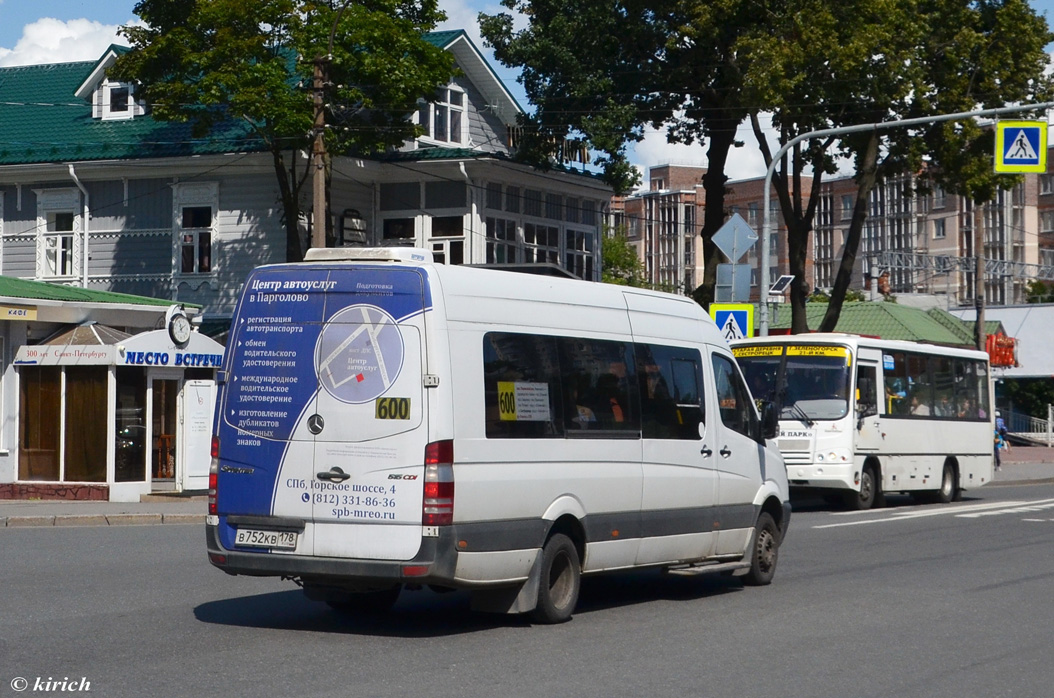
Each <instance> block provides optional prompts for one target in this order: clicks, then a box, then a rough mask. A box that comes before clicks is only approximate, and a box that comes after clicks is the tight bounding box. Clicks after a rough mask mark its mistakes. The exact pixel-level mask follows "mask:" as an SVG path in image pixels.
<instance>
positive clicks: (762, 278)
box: [758, 102, 1054, 348]
mask: <svg viewBox="0 0 1054 698" xmlns="http://www.w3.org/2000/svg"><path fill="white" fill-rule="evenodd" d="M1052 107H1054V102H1041V103H1039V104H1030V105H1027V106H1017V107H999V108H997V109H978V110H975V111H964V112H957V113H955V114H942V115H940V116H923V117H918V118H915V119H903V120H901V121H880V122H877V123H871V124H857V125H855V126H840V127H838V128H826V129H820V130H818V131H809V132H808V133H803V134H801V135H800V136H795V137H794V138H792V139H791V140H789V141H787V143H786V144H785V145H784V146H783V147H782V148H780V149H779V150H778V151H777V152H776V154H775V155H774V156H773V158H772V161H771V162H769V165H768V168H767V169H766V170H765V184H764V193H763V194H762V197H763V199H762V200H763V202H764V203H763V205H764V207H765V209H764V210H763V211H762V215H763V216H764V225H763V227H762V230H763V231H764V233H763V235H762V237H761V259H760V261H759V263H758V277H759V278H758V287H759V288H761V287H762V286H763V285H765V284H767V283H768V278H769V254H771V252H770V250H769V236H770V235H771V234H772V215H771V213H770V211H769V205H770V204H769V202H770V201H771V191H770V190H771V188H772V175H773V173H774V172H775V171H776V165H777V164H778V163H779V162H780V161H781V160H782V159H783V156H784V155H786V154H787V151H789V150H790V149H791V148H793V147H794V146H796V145H797V144H798V143H801V142H802V141H804V140H807V139H810V138H826V137H827V136H842V135H845V134H847V133H861V132H863V131H872V130H874V131H877V130H879V129H886V128H893V127H896V126H921V125H922V124H931V123H937V122H940V121H958V120H960V119H969V118H973V117H977V116H999V115H1000V114H1015V113H1018V112H1023V111H1036V110H1038V109H1050V108H1052ZM982 271H983V270H982V269H980V268H978V276H980V275H981V272H982ZM974 288H975V290H976V288H977V284H976V283H975V284H974ZM981 303H982V306H981V307H980V308H979V309H978V313H979V314H981V313H983V312H984V307H983V303H984V299H983V298H982V299H981ZM758 325H759V326H758V334H760V335H761V336H767V335H768V333H769V313H768V307H767V305H766V304H765V303H758ZM982 348H983V347H982Z"/></svg>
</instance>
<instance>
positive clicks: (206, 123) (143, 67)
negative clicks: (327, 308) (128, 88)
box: [111, 0, 454, 261]
mask: <svg viewBox="0 0 1054 698" xmlns="http://www.w3.org/2000/svg"><path fill="white" fill-rule="evenodd" d="M134 11H135V14H136V15H138V16H139V18H140V19H142V20H143V22H144V23H145V26H138V25H129V26H125V27H122V28H121V33H122V34H123V35H124V36H125V37H126V38H127V39H128V40H129V42H130V43H131V45H132V50H131V51H130V52H128V53H126V54H124V55H123V56H121V57H119V58H118V59H117V62H116V64H115V65H114V66H113V68H111V75H112V76H113V77H115V78H116V79H118V80H122V81H128V82H135V83H138V85H139V86H140V87H139V95H140V96H141V97H143V98H145V100H146V102H147V103H148V104H149V105H150V109H151V114H152V116H153V118H154V119H157V120H160V121H176V122H189V123H191V124H193V126H194V133H195V135H197V136H202V137H203V136H206V135H213V136H214V137H227V136H225V134H229V133H230V132H231V131H232V130H234V132H235V133H237V134H238V135H239V136H242V137H244V136H245V134H246V133H247V134H248V138H249V140H250V144H251V145H250V148H251V147H252V146H253V145H255V146H257V147H261V148H263V149H264V150H266V151H267V152H269V153H270V155H271V160H272V163H273V167H274V172H275V175H276V177H277V181H278V187H279V193H280V199H281V201H280V204H281V206H282V211H283V223H284V225H285V229H286V257H287V259H288V260H290V261H298V260H300V259H302V258H303V249H302V245H301V241H300V232H299V226H298V222H299V218H300V213H301V191H302V189H303V187H304V185H305V182H307V181H308V179H309V176H310V174H311V170H310V162H309V161H306V160H305V158H303V157H301V156H300V155H299V154H300V153H303V152H310V150H311V144H312V141H313V139H314V131H313V129H314V128H315V126H314V124H315V108H314V106H313V104H312V93H311V87H312V84H313V81H312V78H313V73H314V70H315V65H316V61H319V60H322V61H324V62H325V69H326V71H327V78H328V79H327V81H326V84H325V85H324V87H325V100H324V102H325V104H326V109H327V111H326V115H325V120H326V124H327V126H328V128H326V129H325V140H326V146H327V150H328V151H329V152H330V153H333V154H354V155H362V156H368V155H370V154H373V153H376V152H378V151H383V150H384V149H386V148H390V147H394V146H398V145H399V144H401V143H403V142H404V141H405V140H406V139H408V138H411V137H413V136H414V135H416V134H417V127H415V125H414V124H412V123H411V122H410V120H409V119H408V118H407V115H409V114H412V113H413V112H414V111H415V110H416V108H417V100H418V99H420V98H422V97H427V96H429V95H432V94H433V93H434V92H435V90H436V89H437V87H439V86H440V85H442V84H446V83H447V82H448V81H449V80H450V78H451V76H452V75H453V74H454V63H453V57H452V56H451V55H449V54H448V53H446V52H444V51H442V50H441V49H439V48H437V47H436V46H434V45H432V44H430V43H428V42H427V41H425V40H424V38H423V34H424V33H425V32H427V31H430V30H431V29H433V28H434V27H435V25H436V23H437V22H439V21H441V20H442V19H444V18H445V15H444V14H443V13H442V12H441V11H440V10H439V9H438V5H437V2H436V0H368V1H367V2H361V1H355V2H352V1H351V0H346V1H345V2H327V1H325V0H141V1H140V2H139V3H138V4H137V5H136V6H135V10H134ZM239 127H240V129H242V130H241V131H239V130H238V128H239ZM239 147H244V146H243V145H232V149H233V148H239ZM308 160H309V159H308ZM328 175H329V172H328V168H327V179H328ZM327 186H328V185H327ZM325 218H327V219H328V215H327V216H326V217H325Z"/></svg>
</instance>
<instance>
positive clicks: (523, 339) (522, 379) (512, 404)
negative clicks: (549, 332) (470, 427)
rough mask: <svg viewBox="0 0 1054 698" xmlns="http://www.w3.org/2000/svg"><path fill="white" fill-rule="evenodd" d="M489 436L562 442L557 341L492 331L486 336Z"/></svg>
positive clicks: (485, 372) (535, 336)
mask: <svg viewBox="0 0 1054 698" xmlns="http://www.w3.org/2000/svg"><path fill="white" fill-rule="evenodd" d="M483 386H484V387H483V389H484V402H485V407H486V434H487V437H488V438H562V437H563V436H564V415H563V403H562V401H561V397H562V387H561V381H560V356H559V351H558V349H557V341H556V338H555V337H546V336H543V335H529V334H512V333H506V332H488V333H487V334H486V335H484V337H483Z"/></svg>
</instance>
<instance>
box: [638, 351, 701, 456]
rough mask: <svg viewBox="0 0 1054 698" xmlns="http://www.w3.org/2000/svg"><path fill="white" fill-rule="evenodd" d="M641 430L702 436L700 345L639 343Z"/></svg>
mask: <svg viewBox="0 0 1054 698" xmlns="http://www.w3.org/2000/svg"><path fill="white" fill-rule="evenodd" d="M636 350H637V351H636V359H637V375H638V383H639V385H640V401H641V430H642V435H643V436H644V438H646V439H691V440H698V439H699V424H700V423H702V422H703V421H704V414H703V404H702V402H701V400H700V396H701V395H702V394H703V378H702V370H701V369H702V355H701V354H700V353H699V350H698V349H687V348H684V347H667V346H662V345H658V344H637V345H636Z"/></svg>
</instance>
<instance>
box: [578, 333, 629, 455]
mask: <svg viewBox="0 0 1054 698" xmlns="http://www.w3.org/2000/svg"><path fill="white" fill-rule="evenodd" d="M557 342H558V344H559V347H560V378H561V383H562V385H563V401H564V427H565V429H566V430H567V434H568V435H580V434H583V432H586V433H588V435H591V436H592V435H599V434H598V432H599V433H603V434H604V435H605V436H624V437H628V438H629V437H632V438H639V436H640V411H639V408H638V400H637V394H636V393H637V380H636V374H635V371H634V365H633V345H632V344H630V343H629V342H612V341H607V340H601V339H581V338H576V337H560V338H559V339H558V340H557Z"/></svg>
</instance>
